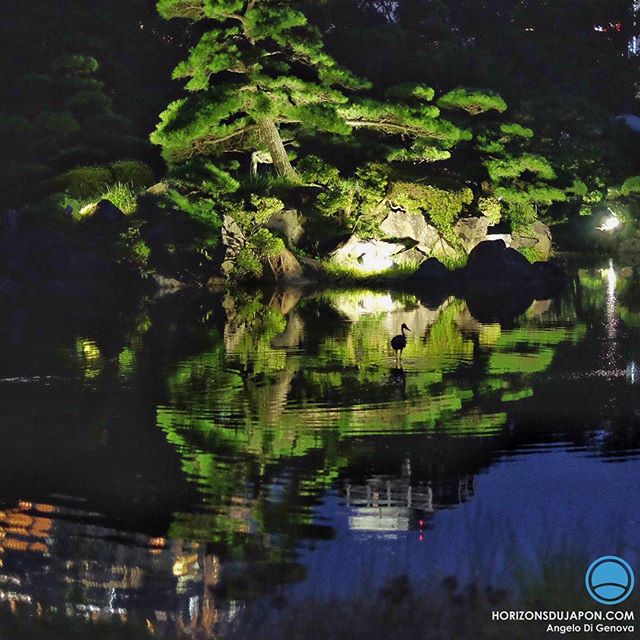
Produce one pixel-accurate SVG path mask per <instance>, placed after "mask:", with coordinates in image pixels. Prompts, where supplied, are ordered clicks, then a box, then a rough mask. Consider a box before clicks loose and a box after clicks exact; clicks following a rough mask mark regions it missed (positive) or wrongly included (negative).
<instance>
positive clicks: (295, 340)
mask: <svg viewBox="0 0 640 640" xmlns="http://www.w3.org/2000/svg"><path fill="white" fill-rule="evenodd" d="M303 338H304V322H303V321H302V319H301V318H300V316H298V315H297V314H296V313H290V314H289V317H288V318H287V326H286V328H285V330H284V331H283V332H282V333H279V334H278V335H277V336H274V337H273V338H272V339H271V346H272V347H273V348H274V349H294V348H297V347H299V346H300V344H301V343H302V340H303Z"/></svg>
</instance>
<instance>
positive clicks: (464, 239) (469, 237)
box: [453, 216, 490, 253]
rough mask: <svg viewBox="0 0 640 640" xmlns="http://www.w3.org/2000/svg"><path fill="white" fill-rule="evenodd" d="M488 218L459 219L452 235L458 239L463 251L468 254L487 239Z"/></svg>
mask: <svg viewBox="0 0 640 640" xmlns="http://www.w3.org/2000/svg"><path fill="white" fill-rule="evenodd" d="M489 224H490V222H489V218H487V217H486V216H480V217H474V218H460V220H458V222H456V225H455V227H454V228H453V231H454V233H455V234H456V235H457V236H458V238H459V239H460V243H461V244H462V246H463V247H464V250H465V251H466V252H467V253H469V252H470V251H471V250H472V249H473V248H474V247H475V246H476V245H477V244H479V243H480V242H482V241H483V240H484V239H485V238H486V237H487V229H489Z"/></svg>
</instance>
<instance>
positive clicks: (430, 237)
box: [380, 209, 440, 254]
mask: <svg viewBox="0 0 640 640" xmlns="http://www.w3.org/2000/svg"><path fill="white" fill-rule="evenodd" d="M380 230H381V231H382V233H383V234H384V235H385V237H386V238H390V239H394V240H398V239H403V238H408V239H410V240H413V241H415V242H416V243H417V244H418V248H419V249H421V250H422V251H424V253H426V254H429V253H430V252H431V249H432V247H433V246H434V245H435V243H436V242H437V241H438V240H439V239H440V234H439V233H438V231H437V229H436V228H435V227H433V226H431V225H430V224H429V223H428V222H427V221H426V220H425V218H424V216H423V215H422V214H421V213H407V212H405V211H402V210H399V209H393V210H392V211H390V212H389V215H388V216H387V217H386V218H385V219H384V220H383V221H382V224H381V225H380Z"/></svg>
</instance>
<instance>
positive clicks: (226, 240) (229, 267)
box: [220, 216, 245, 276]
mask: <svg viewBox="0 0 640 640" xmlns="http://www.w3.org/2000/svg"><path fill="white" fill-rule="evenodd" d="M222 244H223V246H224V248H225V252H224V260H223V261H222V265H221V267H220V268H221V270H222V273H223V274H224V275H225V276H228V275H229V274H230V273H231V272H232V271H233V268H234V266H235V258H236V255H237V254H238V251H240V249H242V247H244V244H245V237H244V234H243V233H242V230H241V229H240V227H239V226H238V223H237V222H236V221H235V220H234V219H233V218H232V217H231V216H224V218H223V220H222Z"/></svg>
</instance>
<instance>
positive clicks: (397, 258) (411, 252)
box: [393, 246, 428, 266]
mask: <svg viewBox="0 0 640 640" xmlns="http://www.w3.org/2000/svg"><path fill="white" fill-rule="evenodd" d="M427 257H428V256H427V254H426V253H424V252H423V251H421V250H420V249H418V247H417V246H416V247H412V248H411V249H407V250H406V251H402V252H400V253H396V254H395V255H394V256H393V263H394V264H397V265H400V266H402V265H415V264H422V263H423V262H424V261H425V260H426V259H427Z"/></svg>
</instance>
